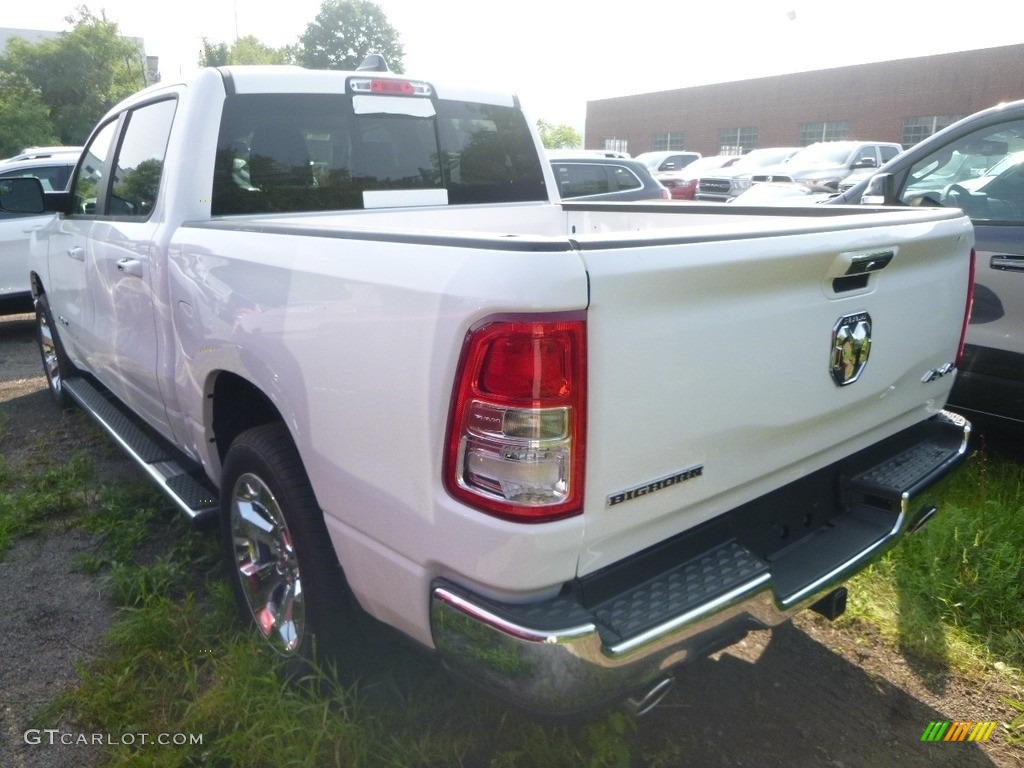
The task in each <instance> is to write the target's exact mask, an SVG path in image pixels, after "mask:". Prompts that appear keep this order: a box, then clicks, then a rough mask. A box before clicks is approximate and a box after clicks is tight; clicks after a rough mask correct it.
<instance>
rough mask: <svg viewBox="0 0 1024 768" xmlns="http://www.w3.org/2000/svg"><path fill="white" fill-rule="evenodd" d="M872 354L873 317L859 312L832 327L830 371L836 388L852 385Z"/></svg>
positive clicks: (838, 321)
mask: <svg viewBox="0 0 1024 768" xmlns="http://www.w3.org/2000/svg"><path fill="white" fill-rule="evenodd" d="M870 354H871V315H869V314H868V313H867V312H858V313H857V314H855V315H846V316H845V317H841V318H839V319H838V320H837V321H836V324H835V325H834V326H832V352H831V358H830V362H829V370H830V372H831V373H832V380H833V381H835V383H836V386H839V387H845V386H846V385H847V384H852V383H853V382H855V381H856V380H857V378H858V377H859V376H860V374H861V372H863V370H864V366H866V365H867V364H868V356H869V355H870Z"/></svg>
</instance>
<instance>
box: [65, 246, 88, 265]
mask: <svg viewBox="0 0 1024 768" xmlns="http://www.w3.org/2000/svg"><path fill="white" fill-rule="evenodd" d="M68 256H70V257H71V258H72V259H74V260H75V261H85V248H82V247H81V246H80V245H76V246H75V247H73V248H68Z"/></svg>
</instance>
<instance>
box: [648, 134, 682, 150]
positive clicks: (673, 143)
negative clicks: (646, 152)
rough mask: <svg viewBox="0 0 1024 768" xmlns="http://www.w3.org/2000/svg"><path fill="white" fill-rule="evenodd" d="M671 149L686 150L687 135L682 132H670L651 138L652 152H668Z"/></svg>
mask: <svg viewBox="0 0 1024 768" xmlns="http://www.w3.org/2000/svg"><path fill="white" fill-rule="evenodd" d="M670 149H686V134H684V133H683V132H682V131H676V132H675V133H673V132H672V131H669V132H668V133H656V134H654V136H652V137H651V152H667V151H668V150H670Z"/></svg>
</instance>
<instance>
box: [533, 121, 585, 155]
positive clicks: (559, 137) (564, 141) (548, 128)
mask: <svg viewBox="0 0 1024 768" xmlns="http://www.w3.org/2000/svg"><path fill="white" fill-rule="evenodd" d="M537 131H538V132H539V133H540V140H541V143H543V144H544V146H545V148H547V149H576V148H577V147H579V146H580V145H581V144H582V143H583V137H582V136H580V134H579V131H577V130H576V129H575V128H573V127H572V126H571V125H565V124H562V125H552V124H551V123H549V122H547V121H545V120H538V121H537Z"/></svg>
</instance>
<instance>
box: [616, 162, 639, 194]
mask: <svg viewBox="0 0 1024 768" xmlns="http://www.w3.org/2000/svg"><path fill="white" fill-rule="evenodd" d="M611 171H612V180H613V184H614V185H615V189H616V190H617V191H618V192H625V191H627V190H630V189H640V188H641V187H642V186H643V185H644V184H643V182H642V181H640V179H638V178H637V177H636V174H635V173H633V172H632V171H631V170H629V168H623V167H622V166H621V165H617V166H615V167H614V168H612V169H611Z"/></svg>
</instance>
